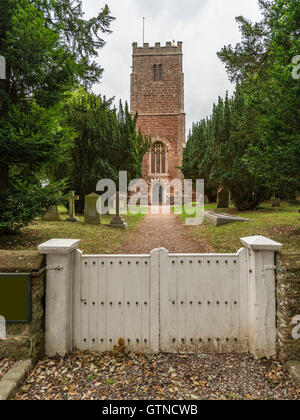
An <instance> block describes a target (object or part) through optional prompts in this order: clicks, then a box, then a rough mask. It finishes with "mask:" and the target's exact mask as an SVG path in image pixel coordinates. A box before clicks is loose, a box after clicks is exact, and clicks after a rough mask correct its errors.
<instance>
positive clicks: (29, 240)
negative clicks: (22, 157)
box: [0, 206, 144, 254]
mask: <svg viewBox="0 0 300 420" xmlns="http://www.w3.org/2000/svg"><path fill="white" fill-rule="evenodd" d="M59 212H60V215H61V217H62V221H59V222H42V221H40V220H36V221H34V222H33V223H32V224H31V225H29V226H28V227H26V228H23V229H22V230H21V232H20V234H17V235H9V236H0V249H7V250H9V249H12V250H31V249H37V246H38V245H39V244H41V243H42V242H45V241H47V240H49V239H53V238H58V239H60V238H68V239H81V243H80V249H81V250H82V251H83V252H84V253H87V254H111V253H117V252H118V250H119V248H120V246H121V245H122V243H123V242H124V241H125V240H127V239H128V236H129V235H130V234H131V233H132V231H133V230H134V229H135V228H136V227H137V225H138V224H139V222H140V221H141V219H142V218H143V217H144V216H143V215H137V216H130V215H128V216H125V217H124V219H125V221H126V223H127V227H128V229H127V230H120V229H113V228H111V227H108V226H107V225H109V223H110V220H111V216H102V218H101V223H102V224H101V225H99V226H93V225H85V224H84V223H83V221H84V217H83V215H78V214H76V217H78V219H79V221H78V222H77V223H72V222H67V221H66V219H67V218H68V212H67V209H66V208H65V207H64V206H59Z"/></svg>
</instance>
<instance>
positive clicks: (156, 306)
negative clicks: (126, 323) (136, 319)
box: [150, 249, 167, 353]
mask: <svg viewBox="0 0 300 420" xmlns="http://www.w3.org/2000/svg"><path fill="white" fill-rule="evenodd" d="M166 252H167V251H166V250H158V249H155V250H154V251H152V252H151V254H150V300H151V306H150V351H151V352H152V353H159V348H160V343H159V331H160V321H159V317H160V302H159V293H160V290H159V289H160V254H161V253H166Z"/></svg>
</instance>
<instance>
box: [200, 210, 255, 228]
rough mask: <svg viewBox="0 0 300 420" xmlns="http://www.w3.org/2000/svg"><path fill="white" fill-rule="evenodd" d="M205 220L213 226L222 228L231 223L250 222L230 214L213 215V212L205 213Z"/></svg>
mask: <svg viewBox="0 0 300 420" xmlns="http://www.w3.org/2000/svg"><path fill="white" fill-rule="evenodd" d="M204 220H205V221H206V222H207V223H208V224H210V225H213V226H216V227H218V226H222V225H228V224H230V223H236V222H249V221H250V220H249V219H245V218H243V217H237V216H232V215H230V214H223V213H213V212H205V214H204Z"/></svg>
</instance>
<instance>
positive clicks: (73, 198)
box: [66, 191, 79, 222]
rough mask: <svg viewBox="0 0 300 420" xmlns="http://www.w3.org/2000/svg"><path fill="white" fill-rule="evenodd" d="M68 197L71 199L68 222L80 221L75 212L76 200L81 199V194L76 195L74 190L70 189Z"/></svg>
mask: <svg viewBox="0 0 300 420" xmlns="http://www.w3.org/2000/svg"><path fill="white" fill-rule="evenodd" d="M66 199H67V200H68V201H69V217H68V219H67V222H78V218H77V217H76V214H75V201H78V200H79V195H75V192H74V191H70V193H69V195H68V196H67V197H66Z"/></svg>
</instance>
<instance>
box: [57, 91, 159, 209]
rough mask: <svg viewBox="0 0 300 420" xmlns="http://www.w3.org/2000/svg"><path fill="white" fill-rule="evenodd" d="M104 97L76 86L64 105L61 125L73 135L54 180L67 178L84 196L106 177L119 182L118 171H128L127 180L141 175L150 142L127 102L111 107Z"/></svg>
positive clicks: (94, 189) (82, 199)
mask: <svg viewBox="0 0 300 420" xmlns="http://www.w3.org/2000/svg"><path fill="white" fill-rule="evenodd" d="M111 102H112V101H111V100H106V99H105V98H101V96H97V95H94V94H91V93H88V92H87V91H85V90H83V89H79V90H78V91H77V92H76V93H75V94H74V96H73V97H72V98H70V99H68V100H67V101H66V103H65V105H64V108H63V110H64V111H63V113H64V121H65V122H64V124H65V125H66V126H67V127H72V128H73V130H74V132H75V133H76V134H75V140H74V145H73V147H72V148H71V150H70V154H69V160H68V164H67V165H66V164H65V163H63V164H60V165H56V167H54V168H53V173H54V175H55V178H56V179H61V178H62V177H63V178H64V177H68V179H69V181H70V185H71V186H72V188H73V189H74V190H76V191H77V192H78V193H79V195H80V202H79V207H80V209H81V210H82V209H83V205H84V196H85V195H86V194H89V193H91V192H95V191H96V185H97V182H98V181H99V180H100V179H103V178H109V179H112V180H113V181H115V182H116V183H118V179H119V171H127V173H128V181H129V182H130V181H131V180H132V179H135V178H140V177H141V175H142V161H143V157H144V155H145V153H146V151H147V150H148V149H149V147H150V145H151V141H150V139H149V138H147V137H145V138H144V137H143V136H142V134H141V132H137V130H136V122H137V116H135V117H134V118H132V116H131V114H130V112H129V110H128V105H127V103H126V104H125V107H123V105H122V103H121V102H120V105H119V109H118V110H117V109H115V108H111Z"/></svg>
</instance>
